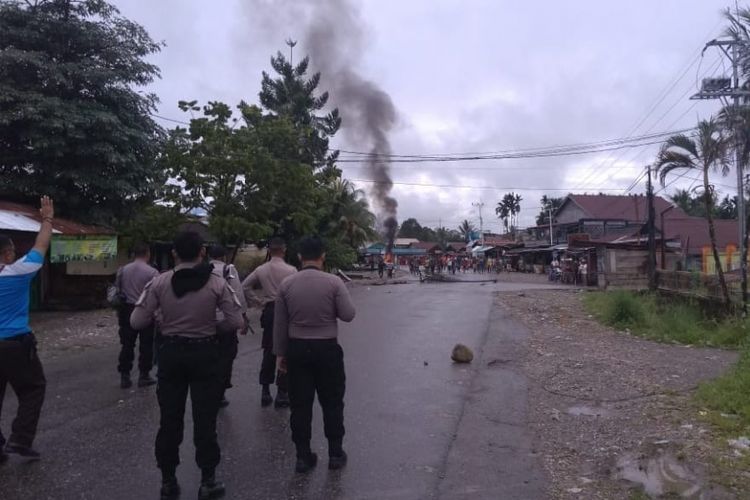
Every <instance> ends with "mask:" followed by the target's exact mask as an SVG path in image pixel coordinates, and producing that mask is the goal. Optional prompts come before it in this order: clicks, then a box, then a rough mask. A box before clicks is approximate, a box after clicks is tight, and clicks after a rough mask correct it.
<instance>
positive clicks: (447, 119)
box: [114, 0, 733, 231]
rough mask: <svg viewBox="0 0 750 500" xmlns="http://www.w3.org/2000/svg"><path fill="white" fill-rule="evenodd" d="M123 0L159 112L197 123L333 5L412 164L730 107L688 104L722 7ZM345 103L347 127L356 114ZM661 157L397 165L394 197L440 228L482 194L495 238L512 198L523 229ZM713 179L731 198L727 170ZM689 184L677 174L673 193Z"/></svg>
mask: <svg viewBox="0 0 750 500" xmlns="http://www.w3.org/2000/svg"><path fill="white" fill-rule="evenodd" d="M114 3H115V4H116V5H117V6H118V7H119V8H120V10H121V11H122V13H123V14H124V15H126V16H127V17H129V18H131V19H133V20H135V21H137V22H139V23H140V24H142V25H144V26H145V27H146V28H147V29H148V31H149V32H150V34H151V36H152V37H153V38H154V39H156V40H163V41H164V42H165V43H166V47H165V48H164V49H163V51H162V52H161V53H160V54H159V55H157V56H156V57H154V61H155V62H156V63H157V64H158V65H159V66H160V68H161V71H162V79H161V80H159V81H157V82H155V83H154V84H153V85H152V89H151V90H152V91H154V92H156V93H157V94H158V95H159V97H160V98H161V105H160V109H159V113H160V115H162V116H165V117H169V118H174V119H178V120H184V119H185V118H186V117H185V116H184V115H183V114H182V113H181V112H180V111H179V110H178V109H177V101H178V100H180V99H187V100H191V99H197V100H198V101H200V102H206V101H208V100H222V101H225V102H227V103H232V104H236V103H238V102H239V101H240V99H245V100H247V101H250V102H257V101H258V97H257V96H258V91H259V89H260V79H261V71H263V70H266V71H270V64H269V57H270V55H271V54H273V53H274V52H275V51H276V50H284V51H287V50H288V48H287V47H286V46H285V45H284V40H285V39H286V38H288V37H292V38H294V39H297V40H299V44H298V45H297V47H296V48H295V54H296V55H295V59H296V58H297V57H298V55H300V54H303V53H307V52H310V47H306V46H305V41H306V39H307V34H308V33H309V31H310V29H311V28H313V29H314V28H315V27H314V26H310V24H311V23H319V22H320V20H319V19H318V20H315V13H312V14H311V13H310V12H309V5H317V6H318V7H316V9H320V7H319V6H320V5H321V4H324V3H325V4H328V5H329V8H328V9H327V10H323V11H321V10H317V12H318V13H319V14H320V13H321V12H324V16H323V17H324V19H325V23H327V24H324V26H325V29H329V28H328V26H329V25H333V26H340V29H341V33H340V36H339V37H338V41H339V42H340V40H342V39H343V40H347V42H346V43H345V44H343V45H346V52H347V57H348V59H347V60H346V61H344V63H345V64H346V65H347V66H348V67H350V69H352V70H354V71H356V72H357V73H359V75H361V76H362V77H363V78H364V79H366V80H370V81H372V82H373V83H375V84H376V85H377V86H378V87H380V89H382V90H383V91H385V92H387V93H388V94H389V95H390V97H391V99H392V101H393V103H394V105H395V107H396V110H397V116H398V117H397V121H396V124H395V125H394V127H393V129H392V130H391V133H390V141H391V145H392V149H393V152H394V153H396V154H405V155H410V154H420V155H422V154H444V153H463V152H495V151H506V150H518V149H527V148H540V147H547V146H555V145H565V144H580V143H591V142H596V141H604V140H608V139H616V138H624V137H631V136H640V135H646V134H650V133H655V132H664V131H670V130H677V129H682V128H687V127H691V126H693V125H695V123H696V121H697V120H698V119H699V118H706V117H708V116H710V115H711V113H713V112H715V111H716V109H717V108H718V106H719V104H718V102H713V101H708V102H703V101H702V102H696V101H691V100H689V96H690V95H692V94H693V93H694V92H695V91H696V88H697V85H698V84H699V81H700V79H701V78H703V77H706V76H711V75H719V74H722V73H726V72H727V71H728V66H727V64H726V62H725V61H723V60H722V58H721V57H719V54H718V52H717V51H716V50H708V51H707V52H706V53H705V55H704V56H703V57H702V58H701V57H700V50H701V48H702V47H703V45H704V44H705V43H706V42H707V41H708V40H710V39H712V38H715V37H717V36H719V35H720V34H721V32H722V29H723V26H724V22H723V20H722V16H721V11H722V9H724V8H726V7H727V6H729V4H728V1H727V0H723V1H722V0H701V1H688V2H686V1H684V0H660V1H658V2H655V1H653V0H631V1H629V2H601V1H595V0H577V1H574V2H572V1H571V2H560V1H552V0H545V1H541V2H517V1H511V0H409V1H404V0H398V1H396V0H349V1H347V0H316V1H313V0H309V2H305V1H303V0H299V1H283V0H277V1H271V0H216V1H213V2H206V1H203V0H159V1H158V2H153V1H146V0H115V1H114ZM729 3H731V2H729ZM306 5H307V6H308V10H307V11H304V7H305V6H306ZM732 5H733V3H732ZM331 6H333V7H335V8H332V7H331ZM342 6H343V7H342ZM301 9H302V10H301ZM341 9H344V10H345V12H341V13H340V15H339V13H338V10H341ZM346 9H348V10H346ZM318 27H319V26H318ZM335 29H337V30H338V29H339V28H335ZM349 40H351V45H349V43H348V41H349ZM339 45H342V44H339ZM319 57H320V56H319ZM326 62H327V61H326ZM315 63H316V62H315V61H313V64H315ZM318 66H325V64H324V62H322V61H318ZM336 101H337V96H336V95H335V94H333V93H332V95H331V102H332V104H334V105H337V104H339V103H337V102H336ZM340 107H341V113H342V115H343V119H344V126H343V128H344V129H346V127H347V108H346V107H345V106H340ZM161 122H162V124H163V125H164V126H173V125H174V124H172V123H170V122H168V121H165V120H162V121H161ZM349 123H351V120H350V122H349ZM345 132H346V130H342V132H341V133H340V134H339V135H338V136H337V137H336V138H335V140H334V144H335V146H337V147H339V148H342V149H348V150H354V151H369V150H370V147H371V146H372V145H371V144H368V143H367V140H366V139H362V138H360V139H356V138H355V137H354V136H355V134H346V133H345ZM656 148H657V146H655V145H652V146H645V147H638V148H632V149H622V150H616V151H608V152H601V153H596V154H589V155H576V156H560V157H548V158H524V159H503V160H491V161H463V162H455V163H450V162H440V163H399V164H394V165H393V166H392V177H393V180H394V182H395V183H396V184H395V186H394V188H393V191H392V194H393V195H394V196H395V197H396V198H397V199H398V201H399V218H400V219H401V220H403V219H405V218H407V217H416V218H417V219H418V220H420V222H422V223H423V224H427V225H430V226H437V225H438V223H439V222H442V224H443V225H445V226H448V227H456V226H457V225H458V224H459V223H460V221H461V220H463V219H464V218H467V219H469V220H471V221H473V222H475V223H478V213H477V209H476V208H474V207H473V206H472V203H477V202H479V201H480V200H481V201H482V202H484V203H485V207H484V215H485V217H484V220H485V227H486V228H489V229H492V230H498V231H499V229H500V224H499V222H498V221H497V219H496V217H495V216H494V206H495V205H496V203H497V201H498V200H499V199H500V198H501V197H502V195H503V194H504V193H507V192H509V191H515V192H517V193H519V194H521V196H522V197H523V202H522V203H521V206H522V212H521V218H520V225H521V226H528V225H533V223H534V218H535V216H536V214H537V213H538V211H539V198H540V197H541V196H542V195H543V194H547V195H552V196H555V195H557V196H561V195H564V194H565V193H567V192H568V191H572V192H599V191H605V192H607V193H618V194H622V193H624V192H625V190H626V189H627V188H628V187H629V186H630V185H631V183H632V182H633V181H634V180H635V179H636V177H638V175H639V174H640V173H641V172H642V170H643V166H644V165H646V164H647V163H648V162H650V161H652V160H653V157H654V154H655V151H656ZM343 170H344V175H345V177H347V178H350V179H357V183H358V184H359V185H360V186H361V187H363V188H367V189H369V188H370V187H371V186H372V184H371V183H368V182H365V181H367V180H368V179H371V177H369V174H368V171H367V169H366V168H364V167H363V166H362V165H358V164H345V165H343ZM715 182H716V183H717V186H718V187H719V189H724V190H726V191H728V190H729V186H730V185H731V184H732V176H730V177H727V178H725V179H721V178H720V177H717V178H716V179H715ZM399 183H402V184H399ZM404 183H406V184H404ZM409 184H412V185H409ZM413 184H419V185H417V186H415V185H413ZM692 184H693V181H691V180H685V179H682V180H680V181H678V182H676V183H675V184H673V185H671V186H669V187H668V188H667V190H666V191H665V192H663V193H662V194H668V193H671V192H672V191H673V190H674V189H675V188H677V187H689V186H691V185H692ZM460 186H464V187H460ZM466 186H468V187H466ZM644 186H645V185H644V183H643V182H641V183H640V184H639V185H638V186H637V187H636V188H635V189H634V190H633V191H632V192H643V191H644V189H645V187H644Z"/></svg>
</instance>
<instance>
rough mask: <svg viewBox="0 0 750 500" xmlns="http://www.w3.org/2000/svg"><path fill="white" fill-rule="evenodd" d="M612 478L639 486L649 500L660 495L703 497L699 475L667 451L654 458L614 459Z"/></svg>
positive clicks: (632, 456) (696, 498) (699, 499)
mask: <svg viewBox="0 0 750 500" xmlns="http://www.w3.org/2000/svg"><path fill="white" fill-rule="evenodd" d="M615 477H616V478H617V479H624V480H626V481H630V482H632V483H636V484H638V485H641V486H642V487H643V490H644V492H645V493H646V494H647V495H649V496H650V497H652V498H661V496H662V495H677V496H679V497H680V498H688V499H695V500H701V499H703V498H705V497H704V495H703V493H704V490H703V485H702V484H701V482H700V479H699V478H698V476H697V475H696V474H695V473H694V472H692V471H691V470H689V469H688V468H687V467H686V466H685V465H683V464H681V463H680V462H679V461H678V460H677V459H676V458H675V457H674V456H673V455H672V454H671V453H667V452H660V453H659V455H658V456H655V457H644V456H636V455H635V454H632V453H630V454H626V455H624V456H622V457H620V458H619V459H618V460H617V472H616V473H615Z"/></svg>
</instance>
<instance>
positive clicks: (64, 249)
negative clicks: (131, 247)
mask: <svg viewBox="0 0 750 500" xmlns="http://www.w3.org/2000/svg"><path fill="white" fill-rule="evenodd" d="M116 257H117V236H115V235H96V236H91V235H86V236H58V235H55V236H53V237H52V243H51V245H50V259H49V260H50V262H52V263H53V264H58V263H61V262H80V261H92V260H110V259H114V258H116Z"/></svg>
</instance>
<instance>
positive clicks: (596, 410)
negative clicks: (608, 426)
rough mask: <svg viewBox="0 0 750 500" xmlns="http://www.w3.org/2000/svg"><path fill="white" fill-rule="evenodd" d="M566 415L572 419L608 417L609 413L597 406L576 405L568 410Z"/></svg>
mask: <svg viewBox="0 0 750 500" xmlns="http://www.w3.org/2000/svg"><path fill="white" fill-rule="evenodd" d="M567 414H568V415H573V416H574V417H608V416H609V414H610V411H609V410H607V409H605V408H600V407H597V406H586V405H577V406H571V407H570V408H568V410H567Z"/></svg>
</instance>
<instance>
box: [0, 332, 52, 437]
mask: <svg viewBox="0 0 750 500" xmlns="http://www.w3.org/2000/svg"><path fill="white" fill-rule="evenodd" d="M8 384H10V386H11V388H12V389H13V392H15V393H16V397H17V398H18V411H17V412H16V418H15V419H14V420H13V424H12V426H11V435H10V442H11V443H13V444H17V445H20V446H31V445H32V443H33V442H34V437H35V436H36V428H37V424H38V423H39V415H40V414H41V412H42V404H43V403H44V392H45V388H46V386H47V381H46V379H45V378H44V370H43V369H42V363H41V362H40V361H39V356H37V352H36V339H35V338H34V335H33V334H31V333H28V334H24V335H18V336H16V337H12V338H11V339H5V340H0V413H2V408H3V399H4V398H5V388H6V387H7V385H8ZM4 445H5V437H4V436H3V433H2V432H0V447H2V446H4Z"/></svg>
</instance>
